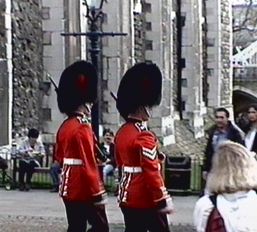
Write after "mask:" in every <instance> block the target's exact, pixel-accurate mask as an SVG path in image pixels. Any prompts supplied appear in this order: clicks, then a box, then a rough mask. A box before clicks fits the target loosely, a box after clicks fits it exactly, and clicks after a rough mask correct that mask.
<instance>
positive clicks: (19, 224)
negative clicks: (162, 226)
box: [0, 215, 195, 232]
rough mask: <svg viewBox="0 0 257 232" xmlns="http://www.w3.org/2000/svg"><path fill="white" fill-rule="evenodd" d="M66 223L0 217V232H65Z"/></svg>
mask: <svg viewBox="0 0 257 232" xmlns="http://www.w3.org/2000/svg"><path fill="white" fill-rule="evenodd" d="M66 227H67V223H66V220H65V219H64V218H57V217H33V216H32V217H28V216H11V215H8V216H0V231H1V232H49V231H51V232H66ZM123 231H124V227H123V225H122V224H110V232H123ZM171 231H172V232H193V231H195V230H194V229H193V228H192V225H190V224H187V225H181V224H179V225H173V226H171Z"/></svg>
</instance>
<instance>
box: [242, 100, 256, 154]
mask: <svg viewBox="0 0 257 232" xmlns="http://www.w3.org/2000/svg"><path fill="white" fill-rule="evenodd" d="M247 118H248V124H247V126H246V127H245V128H244V132H245V139H244V143H245V146H246V147H247V148H248V150H249V151H253V152H255V153H257V104H252V105H250V106H249V107H248V112H247Z"/></svg>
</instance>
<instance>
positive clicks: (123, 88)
mask: <svg viewBox="0 0 257 232" xmlns="http://www.w3.org/2000/svg"><path fill="white" fill-rule="evenodd" d="M161 96H162V74H161V71H160V69H159V68H158V66H157V65H156V64H147V63H138V64H135V65H134V66H133V67H131V68H130V69H129V70H128V71H127V72H126V73H125V75H124V76H123V78H122V80H121V82H120V85H119V89H118V93H117V102H116V106H117V109H118V111H119V113H120V114H121V116H122V117H123V118H125V119H127V116H128V115H129V114H130V113H134V112H135V111H136V110H137V109H138V108H139V107H140V106H148V107H153V106H155V105H159V104H160V102H161Z"/></svg>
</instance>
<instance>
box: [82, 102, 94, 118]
mask: <svg viewBox="0 0 257 232" xmlns="http://www.w3.org/2000/svg"><path fill="white" fill-rule="evenodd" d="M83 107H84V111H85V112H84V113H85V114H86V115H88V116H90V115H91V109H92V107H93V103H85V104H84V105H83Z"/></svg>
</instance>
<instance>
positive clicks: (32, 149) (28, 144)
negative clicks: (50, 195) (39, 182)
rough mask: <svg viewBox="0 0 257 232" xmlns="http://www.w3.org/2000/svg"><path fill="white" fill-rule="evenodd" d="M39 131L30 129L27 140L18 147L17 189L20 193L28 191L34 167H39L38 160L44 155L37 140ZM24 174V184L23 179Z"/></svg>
mask: <svg viewBox="0 0 257 232" xmlns="http://www.w3.org/2000/svg"><path fill="white" fill-rule="evenodd" d="M38 137H39V131H38V130H37V129H34V128H32V129H30V130H29V133H28V138H27V139H25V140H24V141H23V142H22V143H21V144H20V146H19V147H18V152H19V155H20V157H21V158H20V160H19V189H20V191H24V190H26V191H29V189H30V184H31V178H32V175H33V172H34V169H35V167H40V162H39V160H40V158H42V156H44V155H45V148H44V145H43V143H42V142H41V141H39V140H38ZM25 174H26V183H25V181H24V177H25Z"/></svg>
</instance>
